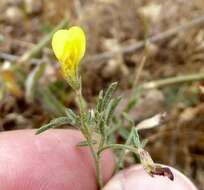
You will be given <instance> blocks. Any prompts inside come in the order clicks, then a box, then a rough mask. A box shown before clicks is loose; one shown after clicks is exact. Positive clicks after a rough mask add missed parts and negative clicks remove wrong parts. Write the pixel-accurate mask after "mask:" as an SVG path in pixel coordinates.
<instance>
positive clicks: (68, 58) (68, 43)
mask: <svg viewBox="0 0 204 190" xmlns="http://www.w3.org/2000/svg"><path fill="white" fill-rule="evenodd" d="M52 48H53V51H54V53H55V55H56V57H57V58H58V59H59V61H60V62H61V63H62V62H63V64H73V65H75V66H76V65H78V64H79V62H80V60H81V59H82V57H83V56H84V53H85V49H86V37H85V33H84V31H83V30H82V29H81V28H80V27H78V26H73V27H71V28H70V29H69V30H58V31H57V32H56V33H55V34H54V35H53V38H52ZM73 65H72V66H73Z"/></svg>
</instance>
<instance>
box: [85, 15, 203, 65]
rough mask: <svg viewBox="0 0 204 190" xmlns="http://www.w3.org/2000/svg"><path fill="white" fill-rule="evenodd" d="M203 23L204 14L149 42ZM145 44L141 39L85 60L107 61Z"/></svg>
mask: <svg viewBox="0 0 204 190" xmlns="http://www.w3.org/2000/svg"><path fill="white" fill-rule="evenodd" d="M203 23H204V16H201V17H198V18H196V19H194V20H192V21H191V22H188V23H185V24H183V25H180V26H178V27H175V28H171V29H169V30H167V31H165V32H162V33H159V34H157V35H155V36H152V37H150V38H148V39H147V40H148V42H151V43H155V42H159V41H162V40H164V39H167V38H169V37H172V36H174V35H176V34H177V33H179V32H182V31H186V30H188V29H190V28H193V27H197V26H199V25H200V24H203ZM144 46H145V41H140V42H137V43H135V44H132V45H129V46H125V47H122V48H120V49H119V50H115V51H111V52H104V53H101V54H98V55H94V56H90V57H87V58H86V59H85V60H84V62H100V61H105V60H107V59H110V58H112V57H115V56H117V55H118V53H123V54H128V53H132V52H134V51H136V50H139V49H141V48H144Z"/></svg>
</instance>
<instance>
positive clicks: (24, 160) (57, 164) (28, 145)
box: [0, 129, 196, 190]
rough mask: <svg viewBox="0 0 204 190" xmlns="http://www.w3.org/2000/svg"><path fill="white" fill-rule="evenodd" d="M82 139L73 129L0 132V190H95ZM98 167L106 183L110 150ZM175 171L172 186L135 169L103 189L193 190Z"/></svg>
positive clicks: (110, 168) (110, 169)
mask: <svg viewBox="0 0 204 190" xmlns="http://www.w3.org/2000/svg"><path fill="white" fill-rule="evenodd" d="M83 140H84V138H83V137H82V135H81V133H80V132H79V131H76V130H63V129H58V130H48V131H46V132H44V133H43V134H40V135H37V136H36V135H35V131H34V130H18V131H11V132H2V133H0V165H1V166H0V189H2V190H97V185H96V178H95V167H94V162H93V159H92V156H91V154H90V151H89V149H88V148H85V147H82V148H79V147H76V145H77V144H78V143H79V142H81V141H83ZM101 164H102V168H103V172H102V173H103V177H104V180H105V182H107V181H108V180H109V179H110V177H111V176H112V173H113V170H114V167H115V160H114V158H113V155H112V153H111V152H110V151H105V152H104V154H103V157H102V159H101ZM177 172H178V171H177V170H175V171H174V170H173V173H174V174H175V179H176V180H175V182H173V183H172V182H170V181H169V180H168V179H166V178H164V177H155V178H151V177H150V176H148V175H147V174H146V173H145V172H144V170H143V169H142V167H141V166H135V167H133V168H130V169H127V170H124V171H122V172H121V173H119V174H118V175H116V176H115V177H113V178H112V179H111V180H110V181H109V183H108V184H107V185H106V186H105V187H104V189H103V190H135V187H138V189H140V190H150V189H151V190H154V189H155V188H153V187H156V190H160V189H161V190H163V189H164V187H165V190H170V189H171V190H172V189H174V190H177V189H178V190H181V189H182V188H181V187H184V188H183V189H185V190H196V188H195V187H194V186H193V185H192V183H191V182H190V181H189V180H188V179H187V178H186V177H185V176H183V175H182V174H181V175H180V173H179V174H178V173H177ZM169 184H171V185H172V184H173V186H170V185H169ZM180 184H183V185H184V186H181V185H180Z"/></svg>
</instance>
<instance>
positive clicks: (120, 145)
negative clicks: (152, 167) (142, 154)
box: [98, 144, 138, 155]
mask: <svg viewBox="0 0 204 190" xmlns="http://www.w3.org/2000/svg"><path fill="white" fill-rule="evenodd" d="M109 148H112V149H128V150H130V151H131V152H133V153H135V154H138V152H137V148H134V147H132V146H129V145H125V144H109V145H106V146H104V147H103V148H101V149H99V150H98V154H99V155H100V154H101V153H102V152H103V151H104V150H106V149H109Z"/></svg>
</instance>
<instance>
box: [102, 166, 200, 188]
mask: <svg viewBox="0 0 204 190" xmlns="http://www.w3.org/2000/svg"><path fill="white" fill-rule="evenodd" d="M168 167H169V166H168ZM170 168H171V171H172V172H173V174H174V181H171V180H169V179H168V178H167V177H163V176H155V177H151V176H150V175H148V174H147V173H146V172H145V171H144V169H143V167H142V166H141V165H137V166H134V167H131V168H129V169H126V170H123V171H122V172H120V173H119V174H117V175H116V176H114V177H113V178H112V179H111V180H110V181H109V182H108V184H107V185H106V186H105V187H104V189H103V190H124V189H128V190H135V188H138V189H140V190H149V189H151V190H163V189H165V190H172V189H174V190H181V189H185V190H197V188H196V187H195V185H194V184H193V183H192V182H191V181H190V180H189V179H188V178H187V177H186V176H184V175H183V174H182V173H181V172H179V171H178V170H176V169H174V168H172V167H170Z"/></svg>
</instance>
